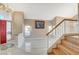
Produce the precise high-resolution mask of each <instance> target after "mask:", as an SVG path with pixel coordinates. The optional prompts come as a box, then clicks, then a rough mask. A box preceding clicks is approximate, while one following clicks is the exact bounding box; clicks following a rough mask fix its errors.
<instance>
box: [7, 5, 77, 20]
mask: <svg viewBox="0 0 79 59" xmlns="http://www.w3.org/2000/svg"><path fill="white" fill-rule="evenodd" d="M7 4H8V5H9V6H10V7H11V8H12V9H13V10H18V11H24V14H25V19H45V20H46V19H48V20H51V19H53V18H54V17H55V16H64V17H70V16H74V15H76V14H77V4H76V3H7Z"/></svg>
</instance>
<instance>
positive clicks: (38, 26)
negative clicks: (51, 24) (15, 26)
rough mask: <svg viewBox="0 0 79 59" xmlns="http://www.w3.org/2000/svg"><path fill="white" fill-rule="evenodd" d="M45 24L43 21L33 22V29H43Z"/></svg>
mask: <svg viewBox="0 0 79 59" xmlns="http://www.w3.org/2000/svg"><path fill="white" fill-rule="evenodd" d="M44 27H45V22H44V21H35V28H36V29H44Z"/></svg>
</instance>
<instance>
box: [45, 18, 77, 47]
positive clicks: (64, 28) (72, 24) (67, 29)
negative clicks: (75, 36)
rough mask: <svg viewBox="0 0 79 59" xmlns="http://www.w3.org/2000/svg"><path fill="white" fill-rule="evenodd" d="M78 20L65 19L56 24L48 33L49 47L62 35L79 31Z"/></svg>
mask: <svg viewBox="0 0 79 59" xmlns="http://www.w3.org/2000/svg"><path fill="white" fill-rule="evenodd" d="M77 21H78V20H72V19H63V20H62V21H61V22H59V23H58V24H56V25H55V26H54V27H53V28H52V30H51V31H50V32H48V33H47V34H46V35H47V36H48V48H49V47H51V46H52V45H53V44H55V43H56V42H57V40H58V39H59V38H60V37H61V36H62V35H64V34H69V33H71V34H72V33H78V26H77V24H78V22H77Z"/></svg>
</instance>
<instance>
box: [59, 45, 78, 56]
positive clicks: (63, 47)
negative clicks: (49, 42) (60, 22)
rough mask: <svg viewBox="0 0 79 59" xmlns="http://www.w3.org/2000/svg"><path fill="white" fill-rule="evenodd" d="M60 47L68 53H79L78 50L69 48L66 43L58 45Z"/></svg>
mask: <svg viewBox="0 0 79 59" xmlns="http://www.w3.org/2000/svg"><path fill="white" fill-rule="evenodd" d="M58 48H60V49H61V50H63V51H64V53H66V54H68V55H77V54H79V53H78V52H76V51H74V50H73V49H70V48H67V47H65V46H64V45H58Z"/></svg>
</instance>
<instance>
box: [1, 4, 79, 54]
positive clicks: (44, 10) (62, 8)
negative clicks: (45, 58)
mask: <svg viewBox="0 0 79 59" xmlns="http://www.w3.org/2000/svg"><path fill="white" fill-rule="evenodd" d="M78 29H79V20H78V4H76V3H61V4H60V3H55V4H54V3H0V55H78V54H79V47H78V45H79V30H78Z"/></svg>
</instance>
